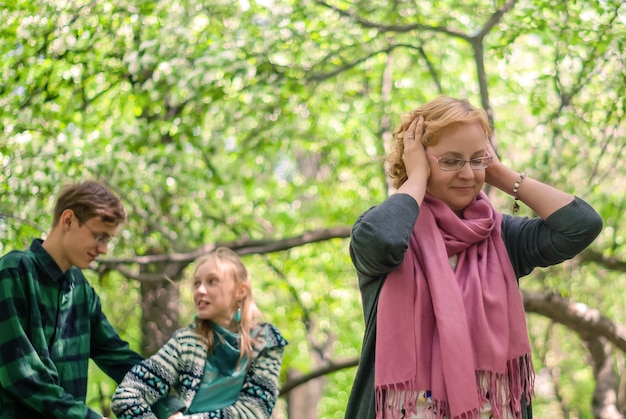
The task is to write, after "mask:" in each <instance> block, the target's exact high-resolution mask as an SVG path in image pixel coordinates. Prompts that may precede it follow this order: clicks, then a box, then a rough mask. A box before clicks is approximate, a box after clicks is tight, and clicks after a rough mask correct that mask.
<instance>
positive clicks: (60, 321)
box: [0, 239, 142, 419]
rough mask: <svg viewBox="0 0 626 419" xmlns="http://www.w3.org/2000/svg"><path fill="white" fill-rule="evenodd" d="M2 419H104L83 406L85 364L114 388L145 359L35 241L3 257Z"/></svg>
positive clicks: (78, 274)
mask: <svg viewBox="0 0 626 419" xmlns="http://www.w3.org/2000/svg"><path fill="white" fill-rule="evenodd" d="M0 330H2V333H1V334H0V417H2V418H29V419H37V418H62V419H72V418H76V419H78V418H80V419H85V418H88V419H90V418H101V417H102V415H100V414H98V413H96V412H95V411H93V410H91V409H89V408H88V407H87V406H86V405H85V396H86V392H87V375H88V366H89V358H92V359H93V360H94V361H95V362H96V364H97V365H98V366H99V367H100V368H101V369H102V370H103V371H104V372H105V373H106V374H107V375H108V376H110V377H111V378H112V379H114V380H115V381H116V382H118V383H119V382H120V381H122V379H123V378H124V374H126V372H127V371H128V370H129V369H130V368H131V367H132V366H133V365H135V364H136V363H138V362H140V361H141V360H142V358H141V357H140V356H139V355H138V354H137V353H136V352H134V351H132V350H131V349H130V347H129V345H128V343H127V342H125V341H123V340H122V339H121V338H120V337H119V335H118V334H117V333H116V332H115V330H114V328H113V326H112V325H111V324H110V323H109V321H108V320H107V318H106V316H105V315H104V314H103V313H102V307H101V304H100V298H99V297H98V295H97V294H96V292H95V290H94V289H93V288H92V287H91V285H89V283H88V282H87V280H86V279H85V277H84V275H83V273H82V271H81V270H80V269H78V268H76V267H72V268H70V269H69V270H68V271H67V272H62V271H61V269H60V268H59V266H58V265H57V264H56V262H55V261H54V260H53V259H52V257H51V256H50V255H49V254H48V253H47V252H46V250H45V249H44V248H43V247H42V241H41V240H39V239H36V240H34V241H33V242H32V244H31V246H30V249H29V250H27V251H12V252H10V253H8V254H6V255H5V256H3V257H2V258H0Z"/></svg>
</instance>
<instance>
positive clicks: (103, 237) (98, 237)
mask: <svg viewBox="0 0 626 419" xmlns="http://www.w3.org/2000/svg"><path fill="white" fill-rule="evenodd" d="M74 216H76V219H77V220H78V221H80V222H81V223H82V224H83V225H84V226H85V227H87V229H89V231H91V234H93V238H94V240H95V241H96V243H98V244H104V245H105V246H106V245H108V244H109V243H111V241H112V240H113V239H114V237H113V236H109V235H108V234H106V233H98V232H97V231H94V230H93V228H91V227H89V224H87V223H84V222H83V221H82V220H81V219H80V218H78V216H77V215H76V214H74Z"/></svg>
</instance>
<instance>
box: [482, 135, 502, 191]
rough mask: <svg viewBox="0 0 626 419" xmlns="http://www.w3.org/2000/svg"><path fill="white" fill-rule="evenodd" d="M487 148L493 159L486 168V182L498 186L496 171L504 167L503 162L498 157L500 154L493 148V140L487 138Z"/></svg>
mask: <svg viewBox="0 0 626 419" xmlns="http://www.w3.org/2000/svg"><path fill="white" fill-rule="evenodd" d="M486 150H487V153H489V155H490V156H491V158H492V159H491V164H490V165H489V166H487V169H485V182H487V183H488V184H490V185H494V186H496V184H497V181H498V175H497V174H496V173H497V172H498V169H500V168H502V162H501V161H500V159H499V158H498V155H497V154H496V151H495V150H494V149H493V146H492V145H491V141H489V140H487V146H486Z"/></svg>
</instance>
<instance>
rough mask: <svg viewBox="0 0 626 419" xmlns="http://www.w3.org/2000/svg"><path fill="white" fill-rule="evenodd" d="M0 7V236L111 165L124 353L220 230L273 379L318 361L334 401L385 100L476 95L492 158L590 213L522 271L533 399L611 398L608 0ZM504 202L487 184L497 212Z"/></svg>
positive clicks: (20, 234) (5, 242) (566, 408)
mask: <svg viewBox="0 0 626 419" xmlns="http://www.w3.org/2000/svg"><path fill="white" fill-rule="evenodd" d="M4 6H5V7H3V8H2V9H1V11H0V14H1V18H2V19H1V21H2V22H3V23H2V26H1V30H2V38H1V39H2V41H0V53H1V54H2V57H3V62H2V72H3V76H4V77H3V79H4V81H5V83H4V85H3V86H0V121H1V123H0V125H1V126H2V127H3V131H2V132H3V134H2V135H3V136H2V140H1V141H0V162H1V163H0V165H1V167H2V171H0V173H1V174H0V179H1V180H2V182H0V191H1V193H2V200H1V201H0V214H1V215H0V216H2V217H3V218H2V219H1V220H2V221H0V240H1V241H0V251H2V252H3V253H4V252H6V251H7V250H9V249H12V248H23V247H24V246H25V245H26V244H27V241H28V239H29V238H30V237H31V236H32V235H33V234H35V235H38V234H40V233H42V232H44V231H45V230H46V228H47V226H48V224H49V222H50V217H49V213H50V211H49V209H50V206H51V201H50V199H51V198H50V197H51V196H53V195H55V194H56V193H57V192H58V190H59V187H60V186H61V184H62V183H64V182H65V181H66V180H68V179H80V178H82V177H102V178H104V179H107V181H108V182H109V183H110V184H112V185H114V186H115V187H116V188H117V189H118V191H119V193H120V194H121V195H122V196H123V197H124V200H125V203H126V204H127V206H128V207H129V210H130V213H131V216H130V217H129V223H128V224H127V225H126V226H125V228H124V230H123V231H122V232H121V237H120V240H119V242H118V243H117V244H116V246H115V248H114V249H112V250H113V251H112V256H111V257H108V258H106V259H105V260H103V261H101V262H100V263H99V264H98V266H97V267H96V268H95V269H94V281H95V282H96V284H97V286H98V287H99V289H101V290H102V293H103V299H104V300H105V301H106V302H108V303H109V304H110V307H108V309H109V310H108V313H109V314H110V315H112V317H113V316H114V317H115V318H114V320H115V322H116V324H117V325H119V327H120V329H121V330H122V331H123V332H124V334H125V335H126V336H128V337H129V339H131V340H132V341H133V343H134V344H135V345H136V346H137V347H138V348H140V347H141V348H144V350H145V351H146V353H149V352H151V351H153V350H154V349H155V348H156V347H158V346H159V344H160V343H161V341H159V339H161V340H162V339H165V338H166V337H167V336H168V335H169V334H170V332H171V330H172V329H173V328H175V327H176V326H177V325H178V324H180V323H184V322H185V320H186V319H188V318H189V317H190V315H191V313H190V310H191V308H190V307H189V306H188V305H187V304H186V303H185V301H188V295H186V294H185V293H186V292H187V293H188V290H186V289H185V284H184V281H183V282H182V283H180V284H179V281H181V280H183V279H184V278H185V276H186V274H187V268H188V267H189V265H190V264H191V263H192V261H193V260H194V258H195V257H197V256H198V255H200V254H202V253H205V252H207V251H209V250H210V249H212V248H214V247H215V246H216V245H218V244H225V245H227V246H229V247H231V248H234V249H236V250H237V251H239V252H240V253H241V254H242V255H245V257H246V262H247V263H248V264H249V265H250V266H251V268H252V270H253V272H254V273H255V276H256V280H257V284H256V286H257V288H258V289H259V290H260V292H259V294H258V296H257V298H258V299H259V302H260V304H261V307H262V308H263V309H264V310H265V312H266V313H267V314H268V317H270V318H271V319H272V321H274V322H275V323H276V324H278V325H279V327H280V328H281V330H284V331H285V334H286V336H287V338H288V340H289V341H290V342H291V345H290V346H289V347H288V348H289V349H290V350H288V351H287V354H286V358H285V379H286V377H287V371H295V372H297V373H295V372H294V373H291V374H289V376H290V377H291V376H296V377H298V378H295V379H294V380H295V381H286V382H285V385H284V388H285V389H291V388H293V386H294V383H303V382H306V378H307V377H320V376H321V374H322V373H327V372H333V374H331V375H326V376H325V379H324V380H325V382H324V386H323V393H322V394H323V395H325V397H324V398H323V399H322V401H320V403H319V406H318V412H317V414H318V416H319V417H342V411H343V408H344V406H345V399H347V392H348V391H349V388H350V384H351V379H352V375H353V370H352V369H349V367H350V366H353V365H354V363H355V360H356V359H357V356H358V350H359V348H360V340H361V335H362V331H363V326H362V319H361V308H360V299H359V297H358V290H357V289H356V284H355V279H354V277H355V276H354V273H353V271H352V268H351V265H350V261H349V257H348V252H347V242H348V237H349V226H350V225H351V224H352V222H354V220H355V218H356V217H357V216H358V214H359V213H361V212H362V211H363V210H364V209H366V208H367V207H369V206H371V205H374V204H376V203H378V202H380V201H381V200H382V199H384V196H385V195H386V194H387V193H388V185H387V183H386V179H385V176H384V172H383V171H382V165H381V164H380V157H381V156H382V155H383V153H384V150H385V145H386V142H388V141H389V139H390V135H391V131H392V130H393V129H394V127H395V126H396V125H397V123H398V121H399V116H400V115H402V114H403V113H406V112H407V111H409V110H410V109H411V108H413V107H415V106H417V105H418V104H420V103H422V102H424V101H426V100H428V99H430V98H432V97H434V96H436V95H438V94H449V95H453V96H463V97H468V98H469V99H470V100H472V101H473V102H475V103H476V104H480V105H481V106H483V107H484V108H485V109H487V110H488V112H489V114H490V116H491V117H492V118H493V122H494V125H495V131H496V138H495V141H496V143H497V146H498V150H499V153H500V154H501V157H502V159H503V160H505V161H506V162H507V163H508V162H511V165H512V166H513V167H519V168H521V169H527V170H528V171H529V173H530V174H531V176H534V177H536V178H539V179H543V180H549V181H550V183H552V184H555V185H557V186H561V187H564V188H569V189H570V190H571V191H575V192H576V193H577V194H580V195H582V196H584V197H585V199H587V200H588V201H590V202H591V203H592V204H593V205H594V206H595V207H596V208H597V209H598V210H599V212H600V213H601V215H602V216H603V217H604V219H605V223H606V227H605V231H604V233H603V234H602V236H601V237H600V239H599V240H597V242H596V243H595V244H594V245H593V246H592V247H591V248H590V250H589V251H588V252H586V253H585V254H583V255H581V257H579V258H577V259H576V260H575V261H573V262H571V263H567V264H564V265H563V266H559V267H555V268H551V269H548V270H539V271H537V272H535V273H534V274H533V275H532V276H531V277H529V278H525V279H523V281H522V288H523V289H524V290H527V291H528V292H529V293H528V294H526V295H525V298H526V306H527V310H528V311H529V312H536V313H538V316H533V315H531V316H529V318H530V320H531V322H530V325H531V333H532V335H533V336H532V341H533V343H534V345H535V352H536V353H535V358H536V364H537V367H538V371H540V378H543V377H544V376H549V377H550V380H548V381H549V386H548V387H550V390H551V391H552V393H551V395H550V394H549V395H548V396H549V397H548V396H543V392H542V394H540V399H539V400H538V402H537V403H536V405H537V407H536V411H538V412H539V413H538V416H539V417H545V416H550V417H559V416H562V417H566V416H567V415H568V414H572V415H576V414H578V415H594V416H595V417H611V416H607V415H608V413H605V412H607V411H613V412H621V413H615V415H621V417H623V415H624V414H625V405H626V401H625V400H623V396H621V397H622V399H619V398H618V397H617V396H618V395H623V394H626V392H625V391H624V387H623V386H624V385H625V384H624V381H623V379H622V378H621V374H622V372H623V370H624V347H623V342H624V332H623V326H621V325H620V324H619V319H622V318H624V313H626V307H625V306H624V304H625V302H624V301H623V299H620V297H619V296H620V295H623V292H624V287H625V285H626V284H624V280H623V278H624V277H623V269H620V268H619V266H622V265H623V264H624V262H623V258H624V244H623V243H624V237H623V234H622V231H623V228H624V225H623V221H622V220H621V217H620V215H621V212H622V210H623V208H624V205H625V203H624V198H623V196H624V186H623V181H622V180H623V176H624V174H625V167H624V163H623V161H624V159H623V157H624V147H625V146H626V144H625V143H624V141H623V137H624V131H625V128H626V127H625V126H624V109H625V107H626V101H624V100H623V98H624V97H625V95H624V93H625V89H626V80H625V79H624V77H623V74H624V55H623V52H622V51H624V50H625V49H626V48H624V40H625V39H626V36H625V35H626V31H625V29H624V5H623V4H622V2H621V1H619V0H612V1H611V0H606V1H600V0H598V1H594V0H587V1H581V2H557V1H543V0H530V1H515V0H508V1H502V0H498V1H493V0H491V1H486V0H473V1H468V2H463V3H462V4H459V2H455V1H438V2H409V1H402V0H401V1H396V2H391V3H389V4H383V5H381V4H380V3H379V2H371V1H354V2H338V1H337V2H335V1H332V2H331V1H305V0H302V1H296V0H293V1H285V2H276V3H273V2H269V1H268V2H259V3H248V2H245V1H244V2H239V3H232V2H220V1H213V2H210V4H207V2H199V1H195V0H179V1H157V0H152V1H141V2H128V1H118V2H106V1H105V2H102V1H100V2H95V1H86V0H81V1H71V2H60V1H52V2H48V1H46V2H43V1H40V0H30V1H25V0H17V1H15V2H12V3H11V4H6V5H4ZM505 198H506V197H503V196H500V195H497V194H492V199H493V200H494V202H496V203H497V204H498V205H499V206H500V208H501V209H502V210H503V211H507V210H508V208H509V201H507V200H506V199H505ZM168 278H169V280H172V281H173V282H174V284H172V285H170V286H168V287H164V286H163V284H170V282H169V281H168ZM155 283H156V284H159V285H156V286H155V285H154V284H155ZM607 283H609V284H611V286H607V285H606V284H607ZM142 288H143V289H144V291H145V290H146V289H147V288H156V289H157V290H161V289H164V290H165V291H166V293H167V295H168V297H167V298H168V300H172V301H176V298H177V296H178V295H179V294H178V293H179V292H180V301H181V310H180V312H177V314H178V315H180V319H177V318H172V319H170V321H167V320H165V321H164V320H163V319H142V320H141V321H140V319H141V313H142V312H143V313H144V315H145V314H146V313H147V312H148V311H149V309H150V308H149V306H146V305H145V304H146V301H147V299H145V298H144V300H143V303H144V310H143V311H142V310H138V309H137V306H138V304H139V302H140V301H141V289H142ZM596 296H597V297H596ZM563 297H564V298H566V299H565V300H562V299H561V298H563ZM185 298H187V300H186V299H185ZM160 303H162V301H159V299H156V300H155V304H157V307H158V304H160ZM580 304H584V305H586V307H589V310H588V311H583V312H581V311H576V310H571V307H582V306H581V305H580ZM568 308H569V309H568ZM593 310H598V311H597V313H598V316H600V317H598V318H599V319H602V321H601V322H593V321H588V319H587V317H586V316H587V313H589V312H593ZM174 312H175V311H174ZM118 313H119V315H117V314H118ZM600 313H602V315H600ZM140 323H141V324H140ZM555 324H563V325H564V327H563V328H561V327H560V326H554V325H555ZM149 325H156V326H158V327H157V328H154V327H152V328H150V327H147V326H149ZM607 325H608V326H607ZM161 326H166V327H163V328H162V329H160V328H159V327H161ZM141 327H143V338H140V337H139V336H140V334H141V333H140V332H139V331H140V330H142V329H141ZM570 331H573V332H575V333H576V334H577V335H579V336H580V338H581V340H580V341H575V342H576V343H572V341H571V332H570ZM563 346H568V348H571V350H570V351H568V352H571V354H567V353H564V352H565V351H562V350H561V349H560V348H561V347H563ZM305 348H306V350H304V349H305ZM566 355H569V356H566ZM585 360H587V361H585ZM587 363H588V364H589V365H586V364H587ZM344 367H345V368H344ZM346 368H347V369H346ZM545 371H547V372H548V373H547V374H546V373H544V372H545ZM95 374H96V373H94V375H95ZM303 374H304V377H302V375H303ZM573 374H576V375H578V376H581V377H582V379H581V380H579V381H581V382H582V384H578V383H573V382H571V381H570V380H567V379H566V377H569V376H572V375H573ZM95 377H97V379H96V380H92V381H97V383H98V385H97V386H96V385H94V388H96V387H97V388H99V389H100V390H101V391H102V393H103V395H102V400H103V404H104V407H103V410H106V399H107V397H108V396H109V395H110V393H111V392H112V390H111V384H110V383H108V384H107V382H106V381H103V380H102V379H101V378H100V377H98V376H97V375H95ZM611 380H613V381H611ZM102 383H104V384H102ZM607 383H608V385H607ZM92 393H93V394H96V395H97V394H98V393H97V391H96V390H93V391H92ZM611 394H614V395H615V397H613V399H611V397H612V396H611ZM337 395H339V396H338V397H337ZM95 397H97V396H95ZM592 398H593V403H590V401H591V399H592ZM94 403H97V402H94ZM614 417H620V416H614Z"/></svg>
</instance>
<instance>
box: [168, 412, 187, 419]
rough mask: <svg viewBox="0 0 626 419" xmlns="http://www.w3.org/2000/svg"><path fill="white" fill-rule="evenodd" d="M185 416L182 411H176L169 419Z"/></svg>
mask: <svg viewBox="0 0 626 419" xmlns="http://www.w3.org/2000/svg"><path fill="white" fill-rule="evenodd" d="M183 417H184V416H183V414H182V413H180V412H176V413H174V414H173V415H172V416H170V417H169V418H167V419H182V418H183Z"/></svg>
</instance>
